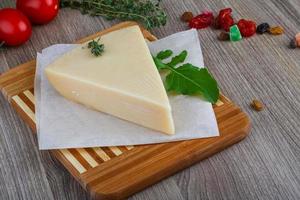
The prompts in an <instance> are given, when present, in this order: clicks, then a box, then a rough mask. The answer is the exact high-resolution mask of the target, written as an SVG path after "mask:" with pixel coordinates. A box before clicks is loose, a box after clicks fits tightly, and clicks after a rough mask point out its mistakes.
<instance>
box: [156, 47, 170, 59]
mask: <svg viewBox="0 0 300 200" xmlns="http://www.w3.org/2000/svg"><path fill="white" fill-rule="evenodd" d="M172 54H173V51H172V50H170V49H167V50H165V51H160V52H159V53H158V54H157V55H156V58H158V59H160V60H164V59H167V58H169V57H170V56H171V55H172Z"/></svg>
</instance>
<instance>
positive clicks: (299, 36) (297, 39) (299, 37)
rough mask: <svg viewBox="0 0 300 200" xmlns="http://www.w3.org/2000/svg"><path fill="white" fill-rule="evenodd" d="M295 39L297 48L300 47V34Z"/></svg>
mask: <svg viewBox="0 0 300 200" xmlns="http://www.w3.org/2000/svg"><path fill="white" fill-rule="evenodd" d="M295 39H296V41H297V46H298V47H300V33H297V34H296V36H295Z"/></svg>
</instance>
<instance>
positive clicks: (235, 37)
mask: <svg viewBox="0 0 300 200" xmlns="http://www.w3.org/2000/svg"><path fill="white" fill-rule="evenodd" d="M229 36H230V41H232V42H237V41H240V40H241V39H242V35H241V32H240V30H239V27H238V26H237V25H233V26H231V27H230V33H229Z"/></svg>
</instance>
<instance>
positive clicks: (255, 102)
mask: <svg viewBox="0 0 300 200" xmlns="http://www.w3.org/2000/svg"><path fill="white" fill-rule="evenodd" d="M251 107H252V108H253V109H254V110H256V111H262V110H263V109H264V105H263V103H262V102H260V101H259V100H257V99H254V100H253V101H252V103H251Z"/></svg>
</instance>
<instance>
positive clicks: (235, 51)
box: [0, 0, 300, 199]
mask: <svg viewBox="0 0 300 200" xmlns="http://www.w3.org/2000/svg"><path fill="white" fill-rule="evenodd" d="M7 5H12V2H11V1H7V0H6V1H4V3H3V4H2V2H1V4H0V7H4V6H7ZM162 6H163V7H164V8H165V9H166V10H167V13H168V15H169V22H168V24H167V25H166V26H165V27H162V28H159V29H154V30H153V33H154V34H155V35H157V36H158V37H164V36H167V35H169V34H172V33H175V32H178V31H182V30H185V29H187V26H186V24H184V23H182V22H180V21H179V20H178V18H179V16H180V14H181V13H182V12H184V11H186V10H191V11H193V12H195V13H197V12H200V11H202V10H205V9H211V10H219V9H221V8H223V7H225V6H230V7H232V8H233V9H234V16H235V18H236V19H239V18H241V17H245V18H249V19H254V20H255V21H257V22H264V21H267V22H269V23H271V24H274V25H275V24H281V25H282V26H284V28H285V30H286V34H285V35H283V36H276V37H275V36H270V35H263V36H255V37H252V38H250V39H246V40H243V41H241V42H237V43H230V42H228V43H226V42H225V43H224V42H223V43H222V42H219V41H217V40H216V36H217V34H218V32H219V31H216V30H211V29H206V30H199V31H198V32H199V38H200V40H201V44H202V49H203V54H204V59H205V65H206V66H207V67H208V68H209V69H210V71H211V72H212V73H213V74H214V76H215V77H216V78H217V79H218V81H219V83H220V86H221V88H222V91H223V92H224V93H225V94H226V95H227V96H229V97H230V98H231V99H232V100H233V101H234V102H236V103H237V104H238V105H239V106H241V107H242V108H243V110H245V111H246V112H247V113H248V114H249V116H250V118H251V120H252V124H253V129H252V133H251V135H250V136H249V137H248V138H247V139H246V140H244V141H243V142H241V143H239V144H237V145H235V146H233V147H232V148H230V149H228V150H225V151H223V152H221V153H219V154H217V155H216V156H213V157H211V158H209V159H207V160H205V161H203V162H200V163H198V164H196V165H194V166H192V167H191V168H189V169H186V170H184V171H183V172H181V173H178V174H176V175H174V176H172V177H170V178H168V179H166V180H164V181H162V182H161V183H158V184H156V185H154V186H152V187H150V188H148V189H147V190H145V191H143V192H140V193H138V194H136V195H134V196H133V197H132V198H131V199H299V198H300V169H299V166H300V156H299V155H300V148H299V144H300V134H299V128H300V120H299V119H300V97H299V94H300V61H299V55H300V51H299V49H297V50H290V49H288V48H287V46H286V45H287V44H288V42H289V39H290V37H292V36H293V35H294V34H295V33H297V32H300V29H299V23H300V21H299V17H300V12H299V9H300V2H299V1H298V0H286V1H280V0H268V1H264V0H257V1H250V0H242V1H234V0H227V1H221V0H216V1H198V0H186V1H175V0H164V1H163V4H162ZM114 23H116V21H113V22H107V21H105V20H103V19H102V18H92V17H89V16H82V15H80V14H79V12H78V11H74V10H70V9H64V10H61V11H60V14H59V16H58V18H57V19H56V20H55V21H53V22H51V23H50V24H48V25H47V26H38V27H34V32H33V36H32V39H31V40H30V41H29V42H28V43H26V44H25V45H23V46H21V47H18V48H10V49H8V50H7V51H4V52H0V59H1V60H0V72H3V71H5V70H7V69H8V68H9V67H13V66H15V65H17V64H20V63H22V62H25V61H27V60H30V59H32V58H34V57H35V54H36V52H37V51H40V50H41V49H43V48H45V47H47V46H49V45H51V44H54V43H68V42H72V41H74V40H76V39H78V38H81V37H84V36H86V35H89V34H92V33H94V32H96V31H99V30H101V29H104V28H107V27H109V26H110V25H111V24H114ZM1 98H2V99H0V102H1V115H0V121H1V124H0V127H1V129H0V133H1V135H0V145H1V146H0V156H1V160H0V167H1V171H0V172H1V173H0V189H1V194H0V198H1V199H24V198H26V199H89V197H88V195H87V194H86V193H85V192H84V191H83V190H82V189H81V187H80V186H79V185H78V183H76V181H75V180H73V178H72V177H70V175H69V174H68V173H67V172H66V170H65V169H63V167H62V166H61V165H60V164H59V163H58V162H57V161H55V160H53V159H52V158H51V156H50V155H49V154H48V153H47V152H38V150H37V147H36V139H35V137H33V136H31V135H30V131H29V130H28V127H26V125H25V124H24V123H23V122H22V121H21V120H19V119H18V117H17V116H16V114H15V112H14V111H13V110H12V109H11V108H10V107H9V106H8V104H7V103H6V102H5V100H4V99H3V97H1ZM253 98H258V99H261V100H263V102H264V103H265V104H266V107H267V108H266V110H264V111H262V112H260V113H257V112H254V111H253V110H252V109H251V108H250V107H249V102H250V101H251V100H252V99H253ZM20 148H21V150H20ZM4 180H5V181H4ZM28 191H30V193H29V192H28Z"/></svg>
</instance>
